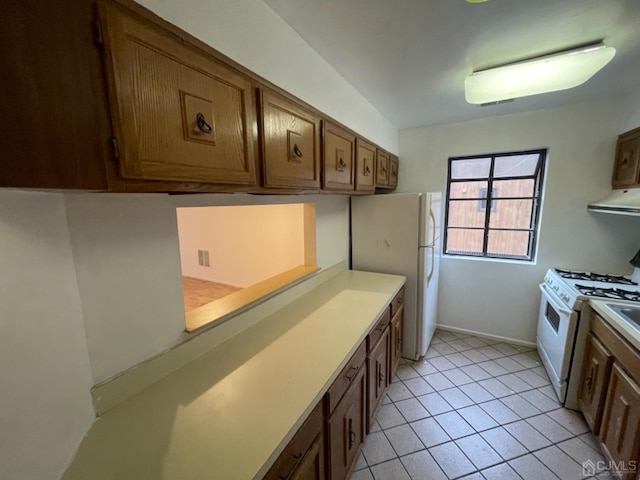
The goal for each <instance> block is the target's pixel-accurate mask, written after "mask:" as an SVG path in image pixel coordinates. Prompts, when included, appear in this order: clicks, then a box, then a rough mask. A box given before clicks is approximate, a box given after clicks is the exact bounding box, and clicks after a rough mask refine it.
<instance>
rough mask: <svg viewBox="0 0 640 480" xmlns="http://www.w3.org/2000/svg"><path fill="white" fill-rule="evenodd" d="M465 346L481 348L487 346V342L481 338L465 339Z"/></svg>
mask: <svg viewBox="0 0 640 480" xmlns="http://www.w3.org/2000/svg"><path fill="white" fill-rule="evenodd" d="M465 342H467V344H469V345H471V346H472V347H473V348H482V347H485V346H486V345H487V340H485V339H484V338H482V337H469V338H467V339H465Z"/></svg>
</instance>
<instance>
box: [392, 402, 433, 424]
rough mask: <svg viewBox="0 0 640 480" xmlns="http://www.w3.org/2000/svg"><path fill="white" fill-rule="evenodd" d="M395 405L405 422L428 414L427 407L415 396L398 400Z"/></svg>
mask: <svg viewBox="0 0 640 480" xmlns="http://www.w3.org/2000/svg"><path fill="white" fill-rule="evenodd" d="M395 405H396V407H397V408H398V410H399V411H400V413H401V414H402V416H403V417H404V419H405V420H406V421H407V422H413V421H415V420H420V419H421V418H426V417H428V416H429V412H428V411H427V409H426V408H424V406H423V405H422V404H421V403H420V402H419V401H418V400H417V399H415V398H408V399H406V400H400V401H399V402H396V403H395Z"/></svg>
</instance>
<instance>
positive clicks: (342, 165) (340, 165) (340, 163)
mask: <svg viewBox="0 0 640 480" xmlns="http://www.w3.org/2000/svg"><path fill="white" fill-rule="evenodd" d="M345 168H347V164H346V163H344V160H342V158H340V159H339V160H338V171H340V172H341V171H343V170H344V169H345Z"/></svg>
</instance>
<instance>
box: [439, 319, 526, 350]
mask: <svg viewBox="0 0 640 480" xmlns="http://www.w3.org/2000/svg"><path fill="white" fill-rule="evenodd" d="M436 328H439V329H440V330H448V331H450V332H457V333H466V334H467V335H474V336H476V337H484V338H489V339H491V340H499V341H501V342H505V343H512V344H514V345H522V346H523V347H532V348H536V347H537V345H536V343H535V342H525V341H524V340H518V339H516V338H511V337H502V336H500V335H491V334H489V333H483V332H476V331H475V330H469V329H467V328H458V327H450V326H448V325H441V324H437V325H436Z"/></svg>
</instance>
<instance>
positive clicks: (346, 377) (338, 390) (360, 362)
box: [326, 342, 367, 413]
mask: <svg viewBox="0 0 640 480" xmlns="http://www.w3.org/2000/svg"><path fill="white" fill-rule="evenodd" d="M366 357H367V347H366V342H362V344H361V345H360V346H359V347H358V350H356V353H354V354H353V356H352V357H351V360H349V363H347V365H346V366H345V367H344V368H343V369H342V371H341V372H340V375H338V378H336V379H335V380H334V381H333V384H332V385H331V387H330V388H329V391H328V392H327V395H326V398H327V408H328V411H329V413H331V412H333V410H334V409H335V408H336V405H338V402H340V399H341V398H342V396H343V395H344V392H346V391H347V388H349V385H350V384H351V382H352V381H353V379H354V378H355V377H356V376H357V375H358V372H359V371H360V370H362V369H363V367H364V361H365V358H366Z"/></svg>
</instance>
